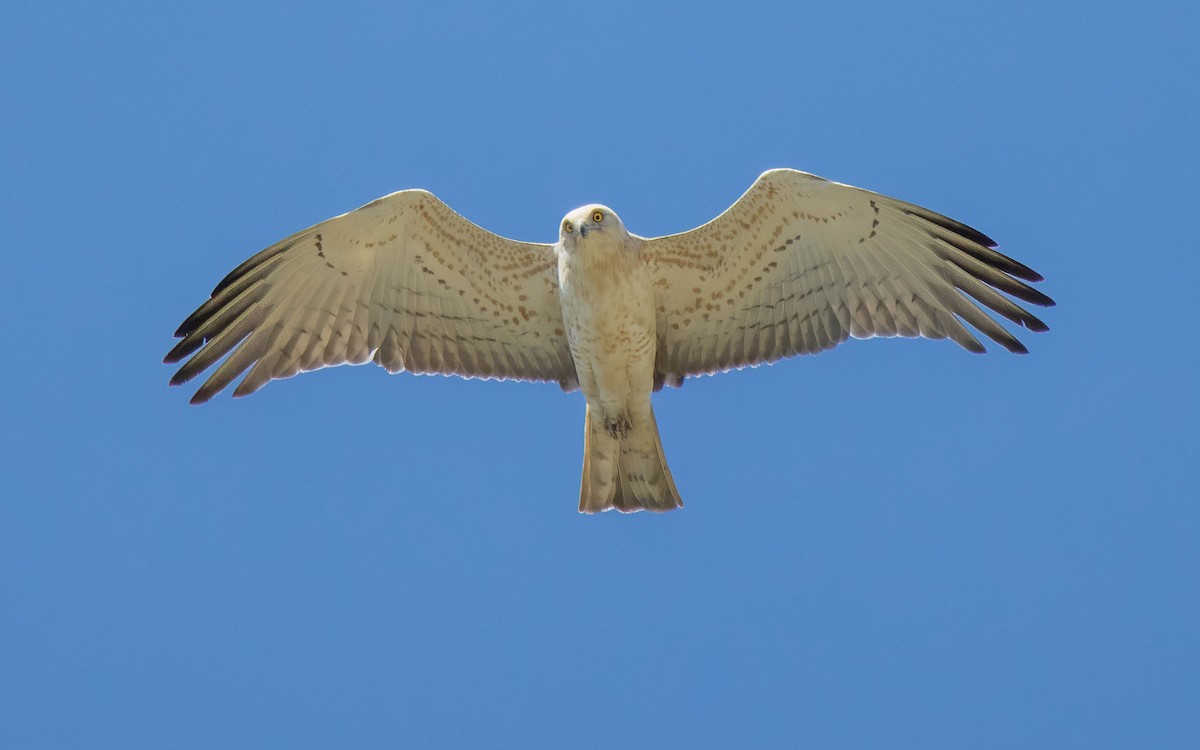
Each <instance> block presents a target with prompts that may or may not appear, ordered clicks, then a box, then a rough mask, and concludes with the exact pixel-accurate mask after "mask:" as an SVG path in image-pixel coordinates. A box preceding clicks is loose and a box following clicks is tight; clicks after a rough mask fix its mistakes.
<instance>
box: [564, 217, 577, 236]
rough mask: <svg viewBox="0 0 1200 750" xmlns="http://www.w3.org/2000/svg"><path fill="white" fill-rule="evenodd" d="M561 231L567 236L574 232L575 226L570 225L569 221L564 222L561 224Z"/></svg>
mask: <svg viewBox="0 0 1200 750" xmlns="http://www.w3.org/2000/svg"><path fill="white" fill-rule="evenodd" d="M563 231H564V232H566V233H567V234H572V233H574V231H575V225H574V224H572V223H571V222H570V221H569V220H568V221H564V222H563Z"/></svg>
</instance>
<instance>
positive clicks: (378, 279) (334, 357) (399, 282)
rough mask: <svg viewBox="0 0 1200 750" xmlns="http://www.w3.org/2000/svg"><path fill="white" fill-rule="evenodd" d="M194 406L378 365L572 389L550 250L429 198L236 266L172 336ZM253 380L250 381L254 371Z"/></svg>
mask: <svg viewBox="0 0 1200 750" xmlns="http://www.w3.org/2000/svg"><path fill="white" fill-rule="evenodd" d="M175 335H176V336H177V337H181V338H182V340H181V341H180V342H179V343H178V344H177V345H176V346H175V348H174V349H172V350H171V352H170V353H169V354H167V356H166V359H165V360H164V361H165V362H167V363H169V364H170V363H175V362H179V361H181V360H183V359H185V358H188V359H187V362H185V363H184V365H183V366H182V367H180V368H179V371H178V372H177V373H176V374H175V376H174V377H173V378H172V379H171V384H172V385H179V384H180V383H186V382H187V381H189V380H191V379H192V378H194V377H196V376H197V375H199V374H200V373H201V372H203V371H204V370H206V369H208V368H209V367H211V366H212V365H213V364H215V363H217V361H218V360H220V359H221V358H222V357H224V356H225V355H227V354H228V355H229V356H228V358H227V359H225V361H224V362H221V364H220V365H219V366H218V367H217V368H216V370H214V371H213V373H212V374H211V375H210V376H209V377H208V379H207V380H206V381H205V382H204V384H203V385H202V386H201V387H200V389H199V390H198V391H197V392H196V395H195V396H194V397H193V398H192V402H193V403H200V402H204V401H207V400H209V399H210V398H212V397H213V396H214V395H216V394H217V393H219V392H220V391H221V390H222V389H224V388H225V387H226V386H228V385H229V384H230V383H231V382H232V381H233V380H234V379H236V378H237V377H239V376H240V375H241V374H242V373H246V376H245V378H244V379H243V380H242V381H241V383H239V384H238V386H237V388H236V389H235V390H234V395H235V396H244V395H246V394H249V393H253V392H254V391H256V390H258V389H259V388H261V387H263V386H264V385H266V384H267V382H269V381H271V380H273V379H276V378H287V377H291V376H293V375H295V374H296V373H298V372H305V371H308V370H314V369H317V368H319V367H326V366H330V365H340V364H345V363H350V364H361V363H364V362H368V361H374V362H376V363H377V364H380V365H382V366H383V367H385V368H387V370H388V371H389V372H399V371H401V370H409V371H412V372H417V373H442V374H455V375H462V376H465V377H477V378H502V379H503V378H508V379H516V380H543V381H557V382H558V383H559V384H560V385H561V386H562V387H563V388H564V389H570V388H573V387H575V386H576V385H577V381H576V377H575V365H574V362H573V360H572V359H571V353H570V350H569V348H568V346H567V340H566V336H565V335H564V333H563V323H562V312H561V309H560V306H559V301H558V276H557V271H556V258H555V253H554V250H553V247H552V246H550V245H539V244H532V243H525V242H515V241H513V240H508V239H504V238H503V237H500V236H498V235H495V234H492V233H490V232H487V231H486V230H484V229H481V228H480V227H478V226H475V225H474V224H472V223H471V222H469V221H467V220H466V219H464V218H463V217H461V216H459V215H458V214H456V213H455V212H454V211H452V210H451V209H450V208H449V207H448V206H447V205H446V204H445V203H442V202H441V201H440V200H438V199H437V198H435V197H434V196H433V195H431V194H430V193H428V192H425V191H423V190H405V191H402V192H398V193H393V194H391V195H388V196H385V197H383V198H380V199H379V200H376V201H374V202H372V203H368V204H367V205H365V206H363V207H362V208H359V209H357V210H355V211H351V212H350V213H347V214H343V215H341V216H338V217H335V218H333V219H329V220H328V221H324V222H322V223H320V224H317V225H316V226H314V227H310V228H309V229H306V230H304V231H303V232H300V233H299V234H294V235H292V236H291V237H288V238H287V239H285V240H283V241H281V242H278V243H276V244H275V245H272V246H271V247H269V248H267V249H266V250H263V251H262V252H260V253H258V254H257V255H255V256H254V257H252V258H250V259H249V260H247V261H246V262H245V263H243V264H241V265H240V266H238V267H237V268H235V269H234V270H233V271H232V272H231V273H230V274H229V275H228V276H226V277H225V279H224V280H223V281H222V282H221V283H220V284H218V285H217V288H216V289H214V290H213V293H212V298H211V299H209V300H208V301H207V302H205V303H204V304H203V305H201V306H200V307H199V309H197V310H196V311H195V312H194V313H192V314H191V315H190V316H189V317H188V318H187V320H185V321H184V322H183V324H182V325H181V326H180V327H179V330H178V331H176V332H175ZM247 370H249V372H247Z"/></svg>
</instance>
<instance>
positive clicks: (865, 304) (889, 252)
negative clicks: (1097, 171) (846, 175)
mask: <svg viewBox="0 0 1200 750" xmlns="http://www.w3.org/2000/svg"><path fill="white" fill-rule="evenodd" d="M994 247H995V243H994V242H992V241H991V240H990V239H988V238H987V237H986V236H984V235H983V234H981V233H980V232H977V231H975V230H974V229H971V228H970V227H968V226H965V225H963V224H960V223H959V222H957V221H953V220H952V219H948V218H946V217H944V216H941V215H939V214H936V213H934V212H932V211H929V210H927V209H924V208H920V207H918V206H914V205H912V204H910V203H904V202H903V201H898V200H896V199H894V198H888V197H886V196H882V195H879V194H877V193H872V192H869V191H866V190H860V189H858V188H854V187H850V186H849V185H842V184H839V183H836V182H830V181H828V180H825V179H822V178H820V177H817V176H815V175H810V174H806V173H804V172H796V171H793V170H786V169H778V170H772V171H770V172H766V173H764V174H763V175H762V176H761V177H759V178H758V180H756V181H755V183H754V184H753V185H752V186H751V187H750V189H749V190H748V191H746V193H745V194H744V195H743V196H742V197H741V198H739V199H738V200H737V202H736V203H734V204H733V205H732V206H731V207H730V208H729V209H728V210H727V211H725V213H723V214H721V215H720V216H718V217H717V218H716V219H714V220H713V221H711V222H709V223H708V224H705V225H704V226H701V227H699V228H697V229H694V230H692V231H690V232H684V233H682V234H676V235H670V236H667V237H658V238H654V239H649V240H647V241H646V246H645V249H644V251H643V253H644V257H645V258H647V261H648V263H649V264H650V266H651V270H652V273H654V274H655V280H656V283H657V285H658V287H657V288H658V299H657V302H658V305H659V321H660V322H659V352H658V362H657V366H656V368H657V370H658V376H659V377H660V378H662V379H664V380H666V382H668V383H676V384H677V383H678V382H679V381H680V379H682V377H683V376H685V375H690V374H700V373H711V372H719V371H723V370H729V369H733V368H738V367H744V366H747V365H755V364H759V363H762V362H773V361H775V360H777V359H780V358H781V357H787V356H791V355H794V354H807V353H815V352H820V351H823V350H825V349H829V348H832V347H834V346H836V345H838V344H840V343H841V342H843V341H845V340H846V338H847V337H849V336H854V337H855V338H870V337H873V336H923V337H925V338H932V339H940V338H950V339H952V340H954V341H955V342H957V343H958V344H960V345H961V346H963V347H964V348H966V349H968V350H970V351H973V352H982V351H984V347H983V345H982V344H981V343H980V342H979V340H978V339H977V338H976V337H975V336H974V335H973V334H972V333H971V332H970V331H969V330H968V329H967V328H966V326H964V325H963V322H966V323H968V324H970V325H971V326H973V327H974V328H976V329H978V330H979V331H980V332H982V333H984V334H985V335H986V336H988V337H989V338H991V339H993V340H994V341H996V342H997V343H999V344H1000V345H1001V346H1003V347H1005V348H1006V349H1008V350H1009V351H1012V352H1019V353H1024V352H1025V351H1026V349H1025V347H1024V346H1023V345H1022V344H1021V342H1019V341H1017V339H1016V338H1014V337H1013V336H1012V334H1010V333H1009V332H1008V331H1007V330H1005V329H1004V328H1003V327H1001V326H1000V325H999V324H998V323H997V322H996V321H995V320H993V319H992V318H991V317H990V316H989V315H988V314H986V313H985V312H984V311H983V310H982V309H981V307H980V305H983V306H984V307H987V308H990V309H991V310H992V311H994V312H996V313H998V314H999V315H1001V316H1003V317H1004V318H1007V319H1008V320H1011V321H1012V322H1014V323H1017V324H1018V325H1021V326H1024V327H1026V328H1028V329H1029V330H1031V331H1045V330H1047V328H1046V325H1045V324H1044V323H1042V321H1040V320H1038V319H1037V318H1036V317H1034V316H1033V315H1031V314H1030V313H1029V312H1028V311H1027V310H1025V309H1023V308H1021V307H1020V306H1018V305H1017V304H1015V303H1014V302H1013V301H1012V300H1010V299H1009V298H1008V297H1006V296H1004V295H1003V294H1000V292H1004V293H1006V294H1008V295H1011V296H1012V297H1015V298H1017V299H1019V300H1023V301H1025V302H1029V303H1032V304H1035V305H1043V306H1047V305H1053V304H1054V302H1053V300H1051V299H1050V298H1049V297H1047V296H1046V295H1044V294H1042V293H1041V292H1039V291H1037V290H1036V289H1033V288H1032V287H1030V286H1029V285H1028V284H1026V283H1024V282H1023V281H1021V280H1022V279H1024V280H1025V281H1033V282H1036V281H1041V280H1042V277H1041V276H1039V275H1038V274H1037V273H1035V272H1034V271H1033V270H1032V269H1030V268H1028V267H1026V266H1024V265H1022V264H1020V263H1018V262H1016V261H1015V260H1012V259H1011V258H1009V257H1007V256H1005V255H1002V254H1000V253H998V252H996V251H995V250H994V249H992V248H994Z"/></svg>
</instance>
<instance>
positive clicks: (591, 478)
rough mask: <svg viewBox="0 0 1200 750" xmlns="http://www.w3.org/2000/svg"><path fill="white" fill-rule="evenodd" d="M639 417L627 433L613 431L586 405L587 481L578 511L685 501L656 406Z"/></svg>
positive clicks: (659, 507) (663, 507)
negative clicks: (665, 447)
mask: <svg viewBox="0 0 1200 750" xmlns="http://www.w3.org/2000/svg"><path fill="white" fill-rule="evenodd" d="M646 417H647V418H643V419H638V420H636V421H635V423H634V424H633V425H632V426H631V427H630V429H629V431H628V432H627V433H626V434H625V435H624V436H623V437H613V436H611V435H609V434H608V432H607V431H606V430H605V429H604V425H603V423H602V422H601V420H599V419H592V407H591V406H588V408H587V412H586V415H585V416H584V422H583V482H582V484H581V487H580V490H579V512H580V513H598V512H600V511H604V510H612V509H613V508H616V509H617V510H619V511H621V512H622V513H633V512H635V511H639V510H651V511H656V512H662V511H667V510H674V509H675V508H681V507H683V500H681V499H680V497H679V490H677V489H676V488H675V480H674V479H672V478H671V470H670V469H668V468H667V458H666V456H665V455H663V449H662V440H660V439H659V436H658V423H657V422H656V421H655V420H654V410H653V409H650V408H647V410H646Z"/></svg>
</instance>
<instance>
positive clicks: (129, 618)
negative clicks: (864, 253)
mask: <svg viewBox="0 0 1200 750" xmlns="http://www.w3.org/2000/svg"><path fill="white" fill-rule="evenodd" d="M10 5H11V6H12V7H6V8H5V9H4V10H3V11H0V66H2V67H3V69H4V70H5V73H4V75H3V76H0V95H2V101H3V102H4V106H3V110H4V112H5V114H4V115H3V116H2V117H0V193H2V197H3V200H2V206H3V208H2V210H0V215H2V216H3V218H4V239H5V243H4V244H5V246H6V250H5V252H4V254H3V257H4V264H3V265H4V272H3V273H2V274H0V345H2V347H3V351H4V355H3V356H4V367H3V368H0V385H2V387H3V392H4V393H5V394H7V396H6V397H5V398H4V399H3V402H2V405H0V425H2V428H0V449H2V450H0V483H2V484H0V487H3V497H4V499H3V501H0V602H2V604H0V746H3V747H5V748H34V747H36V748H56V747H120V748H141V747H145V748H163V747H180V748H189V747H195V748H212V747H254V748H265V747H288V748H297V747H329V746H344V747H397V746H399V747H472V746H474V747H556V748H560V747H578V748H591V747H596V748H604V747H616V746H622V747H631V748H637V747H651V746H653V747H690V748H701V747H731V746H746V747H749V746H753V747H764V748H765V747H789V748H792V747H879V746H886V747H924V748H928V747H978V748H986V747H996V748H1011V747H1034V746H1045V747H1135V746H1137V747H1162V748H1168V747H1180V748H1183V747H1195V746H1197V743H1200V713H1198V712H1197V710H1196V707H1197V705H1200V640H1198V639H1197V637H1196V623H1197V621H1198V618H1200V602H1198V595H1200V585H1198V584H1200V581H1198V574H1200V551H1198V546H1197V538H1198V534H1200V507H1198V506H1197V499H1198V497H1200V492H1197V481H1196V479H1195V463H1196V460H1197V455H1198V450H1197V448H1198V447H1200V446H1198V445H1197V443H1198V440H1197V432H1196V427H1195V424H1196V419H1197V416H1198V415H1197V411H1198V410H1197V397H1196V388H1195V386H1196V373H1197V371H1198V362H1197V357H1196V354H1195V346H1194V345H1193V344H1192V342H1191V341H1189V340H1188V339H1187V338H1186V335H1187V334H1188V332H1189V331H1191V330H1193V329H1194V328H1195V326H1196V313H1195V308H1194V297H1195V292H1194V284H1195V278H1196V276H1197V271H1200V267H1198V266H1200V264H1198V263H1197V257H1198V251H1197V241H1196V238H1195V232H1194V230H1193V228H1192V226H1191V225H1192V224H1193V223H1194V219H1195V216H1196V211H1197V205H1198V201H1197V198H1198V197H1200V196H1198V194H1197V189H1196V180H1195V169H1196V167H1197V165H1198V161H1200V160H1198V159H1197V147H1196V133H1197V132H1198V130H1200V97H1198V96H1197V93H1196V91H1197V90H1196V78H1195V76H1196V71H1197V70H1200V54H1198V53H1197V48H1196V45H1195V41H1194V36H1195V34H1194V32H1195V29H1196V28H1197V21H1198V20H1200V18H1198V15H1200V13H1198V11H1197V10H1196V8H1195V6H1194V4H1190V3H1182V2H1180V3H1150V4H1141V5H1138V6H1137V8H1136V10H1135V9H1134V8H1133V7H1132V6H1124V5H1116V4H1113V5H1104V4H1097V3H1075V4H1065V3H1043V2H1009V3H993V4H987V5H982V4H980V5H969V4H962V3H937V2H927V3H918V4H915V5H903V4H896V3H832V4H830V3H825V4H801V3H770V4H755V3H727V4H720V5H715V4H704V3H693V4H684V3H679V4H659V5H651V4H641V3H608V4H570V3H557V2H556V3H527V4H517V5H509V4H502V3H474V4H461V5H460V4H457V3H443V4H437V3H420V4H409V3H403V2H401V3H392V4H389V7H387V8H386V9H385V8H380V7H376V5H374V4H358V3H337V4H332V3H331V4H328V5H327V6H312V5H304V6H295V5H292V4H287V3H231V4H224V3H213V2H205V3H186V4H185V3H172V4H164V3H116V4H93V3H87V4H73V3H43V4H31V5H26V6H21V5H19V4H10ZM778 166H788V167H795V168H798V169H803V170H806V171H810V172H815V173H817V174H821V175H824V176H826V177H829V178H832V179H836V180H839V181H843V182H849V183H851V184H855V185H859V186H862V187H866V188H870V189H873V190H877V191H880V192H883V193H887V194H890V195H894V196H897V197H900V198H904V199H906V200H910V201H913V202H916V203H920V204H922V205H925V206H929V207H931V208H933V209H935V210H938V211H940V212H943V213H946V214H948V215H950V216H953V217H955V218H958V219H960V220H963V221H965V222H967V223H969V224H972V225H974V226H977V227H978V228H980V229H981V230H983V231H984V232H986V233H987V234H989V235H991V236H992V237H994V238H996V239H997V240H998V241H999V242H1000V243H1001V249H1002V250H1003V251H1005V252H1008V253H1010V254H1012V255H1013V256H1015V257H1017V258H1018V259H1020V260H1021V261H1023V262H1025V263H1027V264H1029V265H1031V266H1032V267H1034V268H1035V269H1037V270H1038V271H1040V272H1041V273H1042V274H1044V275H1045V276H1046V278H1047V281H1046V283H1045V284H1044V285H1042V288H1043V289H1044V291H1046V292H1047V293H1048V294H1050V295H1051V296H1053V297H1054V298H1056V300H1057V301H1058V303H1059V305H1058V307H1056V308H1054V309H1052V310H1049V311H1047V312H1046V314H1045V315H1044V319H1045V320H1046V321H1047V323H1049V324H1050V326H1051V331H1050V332H1049V333H1046V334H1040V335H1035V334H1030V333H1028V332H1025V333H1023V334H1022V335H1021V338H1022V339H1023V340H1024V341H1025V343H1026V344H1027V345H1028V346H1029V348H1030V350H1031V354H1030V355H1028V356H1026V357H1017V356H1012V355H1008V354H1007V353H1004V352H1002V351H1000V352H997V351H993V353H990V354H988V355H986V356H972V355H969V354H967V353H965V352H963V351H962V350H960V349H958V348H957V347H955V346H953V345H951V344H949V343H946V342H928V341H867V342H851V343H849V344H847V345H845V346H843V347H841V348H839V349H837V350H836V351H833V352H830V353H826V354H823V355H821V356H819V357H805V358H801V359H797V360H791V361H787V362H784V363H781V364H777V365H775V366H773V367H766V368H759V369H756V370H750V371H743V372H739V373H733V374H728V375H723V376H721V377H715V378H700V379H695V380H691V381H689V382H687V383H686V384H685V386H684V387H683V388H682V389H681V390H678V391H669V392H665V393H663V394H660V396H659V397H658V399H657V401H656V407H655V408H656V411H657V414H658V421H659V424H660V427H661V430H662V436H663V441H664V445H665V448H666V452H667V455H668V456H669V458H670V461H671V467H672V470H673V472H674V475H675V478H676V481H677V483H678V485H679V488H680V491H681V493H682V494H683V497H684V500H685V502H686V504H687V507H686V508H685V509H684V510H683V511H681V512H677V513H672V514H667V515H665V516H651V515H647V514H640V515H638V516H618V515H615V514H607V515H604V516H600V517H584V516H580V515H578V514H577V513H576V510H575V507H576V503H577V498H578V494H577V493H578V482H579V469H580V462H581V454H582V429H581V427H582V421H583V400H582V397H581V396H580V395H579V394H577V393H576V394H572V395H563V394H562V393H561V392H559V390H558V389H557V388H556V387H554V386H538V385H532V384H514V383H490V382H489V383H483V382H474V381H471V382H468V381H459V380H452V379H445V378H430V377H413V376H409V375H400V376H387V375H386V374H385V373H384V372H383V371H382V370H380V369H378V368H372V367H361V368H336V369H330V370H324V371H321V372H317V373H312V374H308V375H304V376H302V377H299V378H296V379H293V380H288V381H282V382H277V383H273V384H271V385H270V386H269V387H267V388H266V389H264V390H263V391H261V392H259V393H257V394H255V395H254V396H253V397H250V398H247V399H240V400H237V401H235V400H233V399H230V398H228V397H227V396H222V397H220V398H218V399H216V400H214V401H213V402H212V403H210V404H208V405H206V406H203V407H192V406H189V405H188V404H187V399H188V396H189V395H190V391H185V390H182V389H172V388H168V387H167V385H166V383H167V379H168V378H169V376H170V374H171V372H172V369H171V368H168V367H165V366H163V365H162V364H161V363H160V362H161V359H162V356H163V354H165V353H166V351H167V350H168V349H169V348H170V346H171V345H172V341H173V340H172V338H171V333H172V331H173V330H174V329H175V327H176V326H177V325H178V323H179V322H180V321H181V320H182V319H183V317H184V316H185V315H187V314H188V313H189V312H190V311H191V310H192V309H193V308H194V307H195V306H196V305H197V304H199V303H200V302H201V301H202V300H203V299H204V298H205V297H206V296H207V294H208V292H209V291H210V290H211V288H212V287H213V285H214V284H215V283H216V282H217V281H218V280H219V279H220V278H221V277H222V276H223V275H224V274H225V273H226V272H227V271H228V270H230V269H231V268H232V267H233V266H234V265H236V264H237V263H238V262H240V261H241V260H243V259H244V258H246V257H248V256H249V255H250V254H252V253H253V252H255V251H257V250H258V249H260V248H262V247H265V246H266V245H268V244H271V243H272V242H273V241H275V240H277V239H280V238H282V237H283V236H285V235H287V234H290V233H292V232H294V231H296V230H299V229H302V228H304V227H306V226H308V225H310V224H313V223H315V222H317V221H320V220H322V219H325V218H327V217H329V216H332V215H335V214H338V213H341V212H343V211H346V210H349V209H351V208H354V207H356V206H358V205H361V204H362V203H365V202H367V201H369V200H371V199H373V198H375V197H377V196H380V195H383V194H385V193H388V192H391V191H393V190H398V189H402V188H409V187H424V188H427V189H429V190H432V191H433V192H434V193H435V194H437V195H438V196H439V197H441V198H442V199H444V200H445V201H447V202H448V203H449V204H450V205H451V206H453V207H454V208H455V209H456V210H458V211H459V212H461V213H462V214H464V215H465V216H467V217H468V218H470V219H472V220H473V221H475V222H477V223H479V224H481V225H483V226H485V227H487V228H489V229H492V230H493V231H496V232H499V233H501V234H504V235H506V236H510V237H515V238H520V239H528V240H534V241H552V240H553V239H554V238H555V236H556V232H557V226H558V221H559V219H560V218H561V216H562V215H563V214H564V213H566V212H567V211H568V210H570V209H572V208H574V207H575V206H578V205H581V204H584V203H588V202H592V201H599V202H603V203H606V204H608V205H610V206H612V207H613V208H614V209H615V210H617V211H618V212H619V213H620V214H621V217H622V219H623V220H624V222H625V224H626V225H627V226H628V227H629V228H630V229H631V230H632V231H634V232H637V233H639V234H643V235H656V234H665V233H669V232H676V231H681V230H684V229H688V228H690V227H693V226H696V225H698V224H700V223H702V222H704V221H706V220H707V219H709V218H711V217H713V216H715V215H716V214H717V213H719V212H720V211H721V210H723V209H724V208H725V207H726V206H728V205H729V203H731V202H732V201H733V200H734V199H735V198H736V197H737V196H738V195H740V194H741V192H742V191H743V190H744V189H745V188H746V187H747V186H748V185H749V184H750V182H751V181H752V180H753V179H754V178H755V177H756V176H757V175H758V174H759V173H760V172H762V171H763V170H764V169H767V168H770V167H778ZM992 348H993V349H998V347H992Z"/></svg>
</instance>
